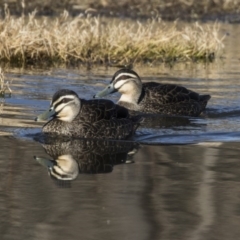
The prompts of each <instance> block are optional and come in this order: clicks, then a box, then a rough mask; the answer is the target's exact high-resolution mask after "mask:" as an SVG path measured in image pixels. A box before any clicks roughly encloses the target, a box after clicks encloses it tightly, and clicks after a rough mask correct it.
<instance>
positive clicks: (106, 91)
mask: <svg viewBox="0 0 240 240" xmlns="http://www.w3.org/2000/svg"><path fill="white" fill-rule="evenodd" d="M116 91H117V90H116V89H115V88H114V86H113V83H111V84H109V85H108V86H107V87H105V88H104V89H103V90H102V91H100V92H98V93H97V94H96V95H94V96H93V97H94V98H98V97H104V96H107V95H109V94H111V93H114V92H116Z"/></svg>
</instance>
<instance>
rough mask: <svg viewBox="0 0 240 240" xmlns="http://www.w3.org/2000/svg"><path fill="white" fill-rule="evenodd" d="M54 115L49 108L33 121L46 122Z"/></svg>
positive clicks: (53, 111) (52, 110)
mask: <svg viewBox="0 0 240 240" xmlns="http://www.w3.org/2000/svg"><path fill="white" fill-rule="evenodd" d="M55 114H56V112H55V110H54V109H53V108H52V107H51V108H49V109H48V110H47V111H45V112H44V113H42V114H40V115H38V116H37V117H36V118H35V121H36V122H39V121H45V120H48V119H49V118H51V117H53V116H54V115H55Z"/></svg>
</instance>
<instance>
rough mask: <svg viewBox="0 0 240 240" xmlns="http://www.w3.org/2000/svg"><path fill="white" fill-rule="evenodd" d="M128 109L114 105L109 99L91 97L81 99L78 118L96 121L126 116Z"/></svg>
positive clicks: (84, 120) (127, 115) (91, 121)
mask: <svg viewBox="0 0 240 240" xmlns="http://www.w3.org/2000/svg"><path fill="white" fill-rule="evenodd" d="M128 117H129V114H128V110H127V109H126V108H124V107H121V106H119V105H116V104H115V103H114V102H112V101H111V100H107V99H93V100H81V110H80V114H79V118H80V120H81V121H83V122H90V123H94V122H98V121H100V120H102V119H105V120H110V119H113V118H116V119H121V118H128Z"/></svg>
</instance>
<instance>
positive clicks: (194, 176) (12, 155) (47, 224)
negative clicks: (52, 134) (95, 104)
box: [0, 137, 240, 240]
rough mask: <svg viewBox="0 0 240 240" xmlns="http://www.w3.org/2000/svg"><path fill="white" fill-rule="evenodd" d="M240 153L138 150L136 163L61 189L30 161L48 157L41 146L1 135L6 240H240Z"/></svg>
mask: <svg viewBox="0 0 240 240" xmlns="http://www.w3.org/2000/svg"><path fill="white" fill-rule="evenodd" d="M66 146H68V143H67V144H66ZM50 148H51V146H50ZM66 148H67V149H68V147H66ZM46 149H47V148H46ZM50 151H51V150H50ZM93 151H94V150H93ZM100 151H101V150H100ZM53 152H55V151H53ZM64 152H65V150H64ZM60 154H62V153H60ZM239 154H240V143H205V144H201V145H176V146H172V145H171V146H141V148H139V150H138V152H136V154H134V155H133V156H132V161H134V164H120V165H118V166H116V167H115V168H114V171H112V172H111V173H109V174H80V175H78V177H77V178H76V179H75V180H74V181H71V185H70V186H69V187H70V188H59V187H58V186H59V185H56V184H55V183H54V182H53V180H52V179H51V178H49V177H46V169H45V168H43V167H42V166H41V165H40V164H39V163H38V162H36V161H35V160H34V159H33V156H34V155H37V156H42V157H46V158H49V155H48V154H46V153H45V150H44V149H43V147H42V145H41V144H40V143H38V142H34V141H29V140H17V139H14V138H7V137H1V139H0V212H1V218H0V236H1V239H4V240H5V239H9V240H18V239H41V240H42V239H59V240H61V239H79V238H80V239H86V240H87V239H106V240H108V239H115V240H118V239H121V240H122V239H138V240H139V239H140V240H141V239H152V240H159V239H164V240H168V239H169V240H170V239H171V240H175V239H177V240H185V239H218V240H225V239H228V240H235V239H238V236H239V234H240V229H239V212H240V211H239V210H240V205H239V202H240V195H239V184H240V177H239V176H240V166H239ZM50 155H51V154H50ZM57 155H58V153H57ZM73 155H74V154H73ZM116 155H117V154H116ZM103 156H105V155H104V154H103Z"/></svg>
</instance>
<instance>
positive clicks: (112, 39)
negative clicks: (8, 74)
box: [0, 1, 224, 64]
mask: <svg viewBox="0 0 240 240" xmlns="http://www.w3.org/2000/svg"><path fill="white" fill-rule="evenodd" d="M120 2H122V1H120ZM35 3H36V4H37V1H35ZM143 3H144V1H142V4H143ZM118 4H119V3H117V5H118ZM43 5H44V4H43ZM140 5H141V4H140ZM150 5H151V4H150ZM21 6H22V8H21V9H22V14H21V15H16V14H12V13H11V11H10V9H9V7H8V6H7V5H6V4H5V8H4V9H2V12H4V14H3V18H2V19H1V20H0V33H1V34H0V40H1V45H0V60H1V61H4V62H11V63H27V64H28V63H29V64H33V63H34V64H37V63H41V62H43V61H44V62H47V63H72V64H74V63H79V62H80V63H87V64H95V63H100V64H113V63H114V64H116V63H118V64H133V63H155V62H176V61H189V60H194V61H197V60H205V61H208V60H212V59H213V58H214V57H215V56H221V54H220V53H221V50H222V49H223V46H224V45H223V39H224V36H223V35H221V34H220V33H219V25H218V24H217V23H216V24H214V25H208V24H203V23H197V22H196V23H189V24H187V25H184V24H181V23H179V22H178V21H175V22H165V21H163V20H162V19H161V15H158V14H155V16H151V14H150V15H149V16H148V18H145V19H141V20H136V19H135V20H129V19H128V20H127V21H126V19H123V18H121V19H119V18H118V19H116V18H114V19H109V18H106V17H105V15H101V7H100V6H99V5H98V4H96V6H97V8H98V10H99V14H97V13H96V11H95V10H94V11H93V9H90V10H89V9H85V11H84V13H82V12H81V11H80V12H81V13H80V14H78V15H76V16H74V17H73V16H72V15H73V14H72V12H68V11H66V10H63V12H62V13H61V14H59V15H56V16H54V17H46V16H39V15H38V14H37V13H38V12H37V11H35V10H34V11H33V12H28V10H29V9H32V7H30V6H32V5H31V4H25V3H24V2H22V5H21ZM33 6H34V5H33ZM36 6H37V5H36ZM67 6H68V5H66V6H65V7H66V8H67V9H69V7H67ZM89 6H92V5H91V4H90V5H89ZM108 6H111V1H109V5H107V6H106V9H107V7H108ZM123 6H125V5H124V4H123ZM133 6H135V5H134V4H133ZM147 6H148V7H149V5H147ZM174 6H175V5H174ZM49 7H50V6H49ZM16 9H18V8H16ZM37 9H38V10H40V13H44V11H43V10H41V9H42V8H40V9H39V8H37ZM113 9H114V8H113ZM134 11H135V10H134ZM13 12H14V11H13ZM15 12H18V11H15ZM97 12H98V11H97Z"/></svg>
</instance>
